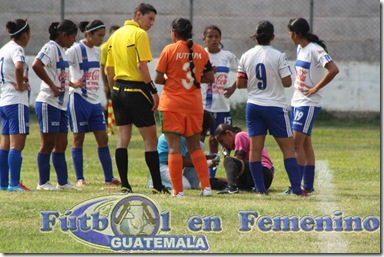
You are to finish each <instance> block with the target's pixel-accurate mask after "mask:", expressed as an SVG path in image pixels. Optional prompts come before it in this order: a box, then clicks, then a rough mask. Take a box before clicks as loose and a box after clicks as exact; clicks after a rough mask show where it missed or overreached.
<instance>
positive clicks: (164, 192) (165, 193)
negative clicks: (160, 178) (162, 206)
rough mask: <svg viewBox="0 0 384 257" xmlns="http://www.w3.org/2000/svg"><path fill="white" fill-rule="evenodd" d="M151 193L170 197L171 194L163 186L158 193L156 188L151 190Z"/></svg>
mask: <svg viewBox="0 0 384 257" xmlns="http://www.w3.org/2000/svg"><path fill="white" fill-rule="evenodd" d="M152 193H153V194H154V195H158V194H164V195H170V194H171V193H170V192H169V191H168V189H167V188H166V187H165V186H163V188H162V189H160V191H159V190H157V189H156V188H152Z"/></svg>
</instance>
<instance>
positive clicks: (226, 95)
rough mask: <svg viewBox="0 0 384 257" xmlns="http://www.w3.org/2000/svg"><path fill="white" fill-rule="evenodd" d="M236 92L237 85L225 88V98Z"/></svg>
mask: <svg viewBox="0 0 384 257" xmlns="http://www.w3.org/2000/svg"><path fill="white" fill-rule="evenodd" d="M235 90H236V84H235V85H234V86H232V87H228V88H224V96H225V97H226V98H229V97H230V96H231V95H232V94H233V93H234V92H235Z"/></svg>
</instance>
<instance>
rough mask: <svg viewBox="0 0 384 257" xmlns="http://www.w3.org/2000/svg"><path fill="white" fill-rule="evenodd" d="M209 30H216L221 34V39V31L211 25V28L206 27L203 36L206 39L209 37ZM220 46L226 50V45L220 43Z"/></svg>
mask: <svg viewBox="0 0 384 257" xmlns="http://www.w3.org/2000/svg"><path fill="white" fill-rule="evenodd" d="M208 30H216V31H217V32H219V35H220V37H221V30H220V29H219V27H217V26H216V25H209V26H207V27H205V29H204V34H203V35H204V37H205V36H206V35H207V33H208ZM220 46H221V48H224V45H223V44H222V43H221V42H220Z"/></svg>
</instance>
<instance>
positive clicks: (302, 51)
mask: <svg viewBox="0 0 384 257" xmlns="http://www.w3.org/2000/svg"><path fill="white" fill-rule="evenodd" d="M331 61H332V58H331V57H330V56H329V55H328V53H327V52H326V51H325V50H324V48H322V47H321V46H320V45H318V44H315V43H309V44H308V45H306V46H305V47H304V48H302V47H301V46H300V45H299V46H298V47H297V59H296V63H295V69H296V80H295V92H294V94H293V97H292V99H291V105H292V106H293V107H298V106H317V107H320V106H321V99H322V98H323V96H322V89H320V90H319V91H317V93H316V94H313V95H311V96H309V97H307V96H305V95H304V94H303V91H306V89H307V88H312V87H314V86H315V85H316V84H317V83H319V82H320V80H321V79H322V78H323V77H324V75H325V71H326V69H325V68H324V67H325V65H326V64H327V63H328V62H331Z"/></svg>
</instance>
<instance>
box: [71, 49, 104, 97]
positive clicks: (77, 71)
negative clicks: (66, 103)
mask: <svg viewBox="0 0 384 257" xmlns="http://www.w3.org/2000/svg"><path fill="white" fill-rule="evenodd" d="M66 54H67V58H68V62H69V74H70V80H71V81H72V82H75V81H78V80H82V81H83V82H84V87H83V88H72V87H70V88H69V93H70V94H73V93H77V94H79V95H81V96H82V97H83V98H84V99H85V100H87V101H88V102H89V103H91V104H98V103H100V98H99V95H98V90H99V87H100V47H96V46H94V47H92V48H90V47H88V46H86V45H85V44H84V43H83V42H79V43H77V44H74V45H73V46H71V48H69V49H68V50H67V52H66Z"/></svg>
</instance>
